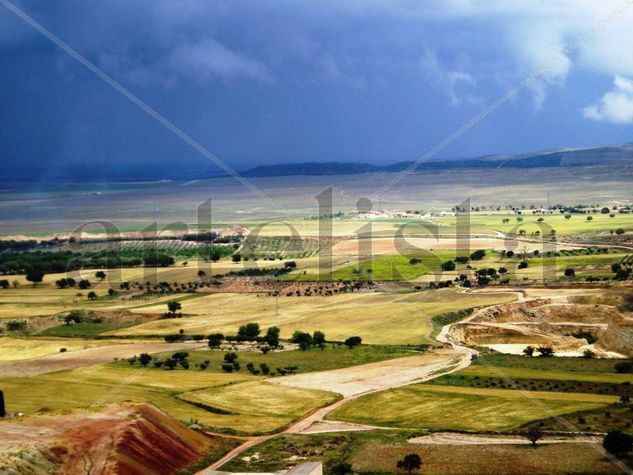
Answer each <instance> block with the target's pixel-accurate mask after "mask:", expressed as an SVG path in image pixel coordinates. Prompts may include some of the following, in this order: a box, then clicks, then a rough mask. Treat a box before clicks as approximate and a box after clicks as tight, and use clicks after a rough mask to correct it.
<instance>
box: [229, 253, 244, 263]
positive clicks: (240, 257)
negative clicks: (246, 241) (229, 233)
mask: <svg viewBox="0 0 633 475" xmlns="http://www.w3.org/2000/svg"><path fill="white" fill-rule="evenodd" d="M231 259H232V260H233V262H240V261H241V260H242V256H241V255H240V254H233V255H232V256H231Z"/></svg>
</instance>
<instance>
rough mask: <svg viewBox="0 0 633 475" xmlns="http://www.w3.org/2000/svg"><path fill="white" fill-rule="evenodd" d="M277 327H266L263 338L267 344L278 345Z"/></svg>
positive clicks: (274, 346)
mask: <svg viewBox="0 0 633 475" xmlns="http://www.w3.org/2000/svg"><path fill="white" fill-rule="evenodd" d="M279 332H280V330H279V327H268V329H267V330H266V336H265V340H266V343H268V345H269V346H272V347H273V348H276V347H278V346H279Z"/></svg>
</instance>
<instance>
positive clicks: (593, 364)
mask: <svg viewBox="0 0 633 475" xmlns="http://www.w3.org/2000/svg"><path fill="white" fill-rule="evenodd" d="M618 361H620V360H613V359H608V358H591V359H588V358H526V357H525V356H522V355H507V354H503V353H494V352H487V351H482V352H481V353H480V354H479V357H478V358H477V359H476V360H475V361H474V362H473V368H477V367H479V366H483V367H487V368H491V367H499V368H500V371H505V370H506V368H518V369H532V370H539V371H551V370H556V371H570V372H576V371H578V372H581V373H606V374H605V377H610V374H615V369H614V366H615V364H616V363H617V362H618Z"/></svg>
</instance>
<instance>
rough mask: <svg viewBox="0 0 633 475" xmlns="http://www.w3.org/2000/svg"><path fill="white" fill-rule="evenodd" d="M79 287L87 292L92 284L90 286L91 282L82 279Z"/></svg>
mask: <svg viewBox="0 0 633 475" xmlns="http://www.w3.org/2000/svg"><path fill="white" fill-rule="evenodd" d="M77 285H78V287H79V288H80V289H81V290H86V289H89V288H90V287H91V285H92V284H90V281H89V280H87V279H81V280H80V281H79V284H77Z"/></svg>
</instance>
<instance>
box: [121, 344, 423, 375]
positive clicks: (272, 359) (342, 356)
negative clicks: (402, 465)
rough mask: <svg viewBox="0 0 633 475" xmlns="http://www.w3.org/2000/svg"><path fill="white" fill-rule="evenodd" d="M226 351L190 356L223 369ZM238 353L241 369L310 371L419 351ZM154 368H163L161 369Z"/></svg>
mask: <svg viewBox="0 0 633 475" xmlns="http://www.w3.org/2000/svg"><path fill="white" fill-rule="evenodd" d="M224 354H225V352H224V351H217V350H214V351H190V352H189V358H188V360H189V362H190V363H191V364H193V365H195V364H196V363H197V364H200V363H202V362H204V361H207V360H208V361H210V364H209V367H208V368H207V369H206V370H205V372H208V371H215V372H220V371H222V370H221V368H220V365H221V364H222V363H223V357H224ZM236 354H237V355H238V359H237V361H238V362H239V363H240V365H241V366H242V368H243V369H242V373H244V374H248V373H246V369H245V366H246V365H247V364H248V363H253V364H254V365H255V366H256V367H257V368H259V365H260V364H262V363H266V364H267V365H268V366H269V367H270V369H271V371H275V370H276V369H277V368H285V367H287V366H292V367H296V368H297V370H296V373H308V372H312V371H327V370H331V369H337V368H347V367H350V366H356V365H361V364H367V363H375V362H377V361H384V360H388V359H393V358H400V357H403V356H411V355H414V354H418V353H417V352H415V351H413V350H412V349H410V348H407V347H398V346H379V345H371V346H370V345H361V346H357V347H354V348H352V349H349V348H347V347H346V346H337V345H331V344H327V345H326V346H325V347H324V349H321V348H314V347H313V348H310V349H309V350H307V351H301V350H293V351H273V352H270V353H267V354H265V355H264V354H263V353H261V352H260V351H258V350H256V349H253V351H238V352H236ZM156 356H157V357H159V358H164V357H166V356H168V354H167V353H165V354H158V355H156ZM117 365H119V366H125V365H128V363H127V362H120V363H117ZM154 371H159V372H164V371H163V370H162V369H156V370H154Z"/></svg>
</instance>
